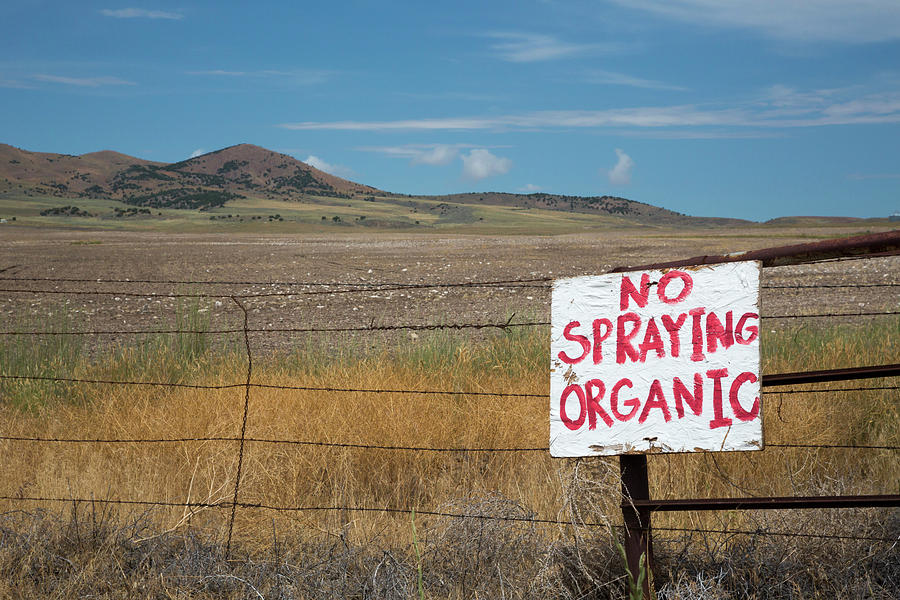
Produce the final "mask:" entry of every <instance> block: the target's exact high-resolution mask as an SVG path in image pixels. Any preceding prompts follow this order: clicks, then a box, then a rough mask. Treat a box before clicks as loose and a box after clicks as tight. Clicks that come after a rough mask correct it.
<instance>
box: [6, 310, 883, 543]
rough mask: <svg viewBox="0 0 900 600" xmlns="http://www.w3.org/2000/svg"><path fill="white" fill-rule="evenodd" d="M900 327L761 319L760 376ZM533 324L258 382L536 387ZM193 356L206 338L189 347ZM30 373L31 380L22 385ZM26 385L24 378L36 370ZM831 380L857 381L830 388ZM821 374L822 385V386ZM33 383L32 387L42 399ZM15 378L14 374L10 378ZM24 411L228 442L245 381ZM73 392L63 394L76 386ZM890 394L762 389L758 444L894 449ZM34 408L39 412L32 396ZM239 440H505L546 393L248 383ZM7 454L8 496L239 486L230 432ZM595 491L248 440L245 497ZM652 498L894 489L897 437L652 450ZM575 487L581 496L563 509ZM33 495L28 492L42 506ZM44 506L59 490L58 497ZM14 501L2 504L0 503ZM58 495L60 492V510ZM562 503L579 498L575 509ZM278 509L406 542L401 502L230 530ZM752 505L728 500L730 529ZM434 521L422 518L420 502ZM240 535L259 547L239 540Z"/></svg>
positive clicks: (96, 426) (598, 513)
mask: <svg viewBox="0 0 900 600" xmlns="http://www.w3.org/2000/svg"><path fill="white" fill-rule="evenodd" d="M896 333H897V323H896V322H881V323H873V324H870V325H869V326H863V327H861V328H860V327H856V328H849V327H848V328H843V329H837V330H834V329H832V330H828V331H823V330H812V331H802V332H794V333H788V334H773V335H772V336H771V337H770V338H769V339H767V340H766V342H765V344H766V347H765V355H766V361H765V368H764V371H765V372H770V373H771V372H783V371H790V370H802V369H805V368H808V367H809V365H810V362H811V361H810V357H814V362H815V366H816V367H817V368H828V367H838V366H847V365H860V364H880V363H885V362H889V361H890V360H891V357H892V356H896V351H897V340H898V336H897V335H896ZM544 345H545V342H544V334H543V333H542V332H531V333H520V334H517V335H509V334H506V335H499V336H497V337H496V338H494V339H493V340H492V341H489V342H487V343H484V344H480V345H477V346H476V345H472V344H467V343H465V342H464V341H459V340H454V339H452V338H447V337H440V336H438V337H437V338H436V339H432V340H428V339H424V340H421V341H419V342H417V343H415V344H412V345H411V347H409V348H404V349H402V350H399V351H397V350H395V351H393V352H392V353H391V354H388V353H384V354H378V355H374V356H369V357H361V358H359V359H343V360H329V359H327V357H321V356H318V357H315V356H313V357H310V356H293V357H267V358H266V359H263V358H261V357H257V359H256V365H255V369H254V381H255V382H257V383H266V384H273V385H291V386H310V387H337V388H344V387H346V388H378V389H430V390H454V391H466V390H470V391H474V390H481V391H500V390H504V391H508V392H513V393H516V392H526V393H528V392H531V393H534V392H538V393H540V392H541V391H542V390H545V389H546V386H547V381H546V368H545V367H546V365H545V363H546V361H545V360H544V354H545V348H544ZM165 351H172V349H171V348H168V349H167V348H162V349H161V350H158V352H160V354H158V355H157V356H156V357H155V358H154V357H153V356H151V357H150V358H149V362H150V363H152V365H135V364H132V363H133V362H134V361H135V360H138V359H140V360H142V361H148V355H147V353H143V354H142V353H137V352H134V353H130V352H131V351H128V352H124V353H120V355H119V357H118V358H117V359H116V360H107V361H105V363H104V365H105V366H102V367H100V366H96V365H92V364H86V363H79V364H78V366H77V370H76V371H75V374H76V375H77V376H81V377H90V376H94V377H101V378H103V377H105V378H114V377H116V376H120V377H121V376H125V377H126V378H127V376H129V375H130V376H132V377H133V378H136V379H141V376H140V372H141V371H142V370H143V371H151V372H153V373H154V374H155V375H156V377H154V379H159V377H160V376H162V375H163V374H164V372H165V368H166V366H165V364H164V363H165V362H166V360H171V357H168V358H167V356H166V355H165ZM191 351H192V352H194V353H195V354H193V355H191V356H190V357H189V358H190V359H191V360H193V361H195V362H196V363H198V365H199V366H198V367H197V369H195V370H194V372H195V376H194V379H192V381H194V382H195V383H219V382H222V381H235V380H240V379H241V374H242V372H243V370H244V369H245V366H244V363H243V362H242V358H241V357H240V356H239V354H229V355H227V356H218V355H215V354H212V353H209V352H202V350H197V349H192V350H191ZM197 352H201V353H200V354H197ZM23 385H24V384H23ZM30 385H34V384H30ZM828 385H830V386H831V387H855V385H852V384H851V385H847V384H828ZM820 387H828V386H820ZM42 389H46V386H45V388H40V387H37V388H35V389H34V390H32V393H35V394H39V395H40V394H43V393H45V392H42V391H41V390H42ZM9 391H10V388H9V387H7V392H9ZM49 393H51V394H53V396H52V397H41V398H40V399H39V400H37V401H34V402H32V407H33V408H32V409H31V410H22V409H21V408H17V407H13V406H10V405H8V404H7V405H5V406H4V407H3V408H2V413H0V418H2V420H3V422H4V430H5V434H6V435H8V436H24V437H28V436H39V437H50V438H84V439H95V438H96V439H146V438H154V439H155V438H195V437H238V436H239V435H240V429H241V420H242V414H243V404H244V390H243V389H241V388H237V389H231V390H192V389H178V388H174V389H172V388H154V387H139V386H109V385H75V386H70V387H68V388H60V387H56V388H52V389H50V390H49ZM73 398H74V399H76V401H73V400H72V399H73ZM895 398H896V395H895V391H893V390H890V391H885V392H842V393H831V394H799V395H783V396H782V395H780V394H777V393H772V392H768V393H766V397H765V401H764V413H763V414H764V417H763V418H764V424H765V439H766V441H767V442H768V443H773V442H795V443H810V444H833V443H843V444H848V443H849V444H853V443H857V444H875V445H877V444H896V441H897V439H898V429H900V426H898V423H900V414H898V408H897V404H896V400H895ZM34 407H36V408H34ZM249 407H250V410H249V415H248V422H247V431H246V435H247V437H248V438H252V439H265V440H296V441H312V442H326V443H347V444H372V445H383V446H420V447H429V448H515V447H541V446H546V444H547V407H546V402H545V401H543V400H541V399H540V398H515V397H512V398H502V397H497V398H494V397H480V396H469V395H454V396H448V395H439V394H392V393H383V394H365V393H358V392H322V391H297V390H276V389H265V388H253V389H252V390H251V397H250V404H249ZM0 452H2V455H3V456H4V457H5V466H6V468H5V469H4V470H3V474H2V476H0V478H2V482H0V489H2V490H3V494H2V495H6V496H23V497H45V498H84V499H92V498H93V499H124V500H138V501H147V502H153V501H160V502H172V503H181V502H199V503H211V504H216V503H228V502H230V501H231V499H232V496H233V492H234V478H235V475H236V471H237V462H238V444H237V443H236V442H230V441H185V442H157V443H147V444H131V443H106V444H95V443H63V442H60V443H34V442H22V441H12V440H7V441H2V442H0ZM583 463H584V464H583V465H582V475H583V474H584V473H590V475H589V476H588V480H589V481H592V482H593V484H594V485H595V488H596V489H594V490H593V491H594V493H593V495H592V494H590V493H588V492H586V491H585V490H580V491H579V492H578V494H577V495H576V496H575V497H573V496H572V489H571V486H572V482H573V468H574V464H575V463H574V462H573V461H567V460H558V459H551V458H550V457H549V456H548V454H547V453H546V452H542V451H536V452H534V451H532V452H463V451H453V452H428V451H408V450H385V449H361V448H343V447H327V446H316V445H301V444H283V443H266V442H248V443H247V444H246V445H245V450H244V463H243V472H242V481H241V486H240V496H239V501H240V502H246V503H251V504H264V505H268V506H282V507H365V508H376V509H377V508H379V507H389V508H400V509H407V508H415V509H417V510H419V511H428V510H438V511H440V510H447V509H448V507H453V506H454V505H455V503H458V502H459V501H460V500H461V499H472V498H483V497H486V496H489V495H491V494H497V495H500V496H502V497H504V498H508V499H512V500H514V501H515V502H517V503H518V504H519V505H520V506H523V507H527V509H528V510H529V511H532V512H533V514H534V515H535V516H538V517H541V518H548V519H557V518H561V519H563V520H567V519H571V518H572V516H573V514H577V515H578V516H579V517H580V518H581V519H583V520H585V521H595V522H597V521H599V522H605V521H606V520H610V521H617V520H618V512H619V511H618V508H617V506H618V502H619V499H618V497H617V494H616V490H617V485H618V484H617V481H616V472H617V468H616V463H615V462H614V459H613V460H610V459H595V460H586V461H583ZM649 465H650V466H649V470H650V474H651V493H652V495H653V496H654V497H659V498H678V497H717V496H729V495H730V496H740V495H746V494H752V495H792V494H793V495H804V494H808V495H817V494H830V493H879V492H880V493H887V492H892V491H895V489H896V485H897V484H896V468H897V461H896V455H895V453H892V452H891V451H862V450H834V449H822V450H806V449H785V448H770V449H768V450H766V451H764V452H753V453H727V454H706V455H675V456H671V455H669V456H652V457H650V461H649ZM572 502H576V503H581V505H582V506H573V505H572ZM36 504H42V503H30V504H29V503H26V506H32V507H33V506H35V505H36ZM51 506H52V504H51ZM14 507H22V503H21V502H16V501H6V502H3V510H6V509H11V508H14ZM57 508H58V506H57ZM573 509H574V510H575V511H576V513H573ZM157 514H158V515H160V517H161V518H163V520H164V522H163V523H161V525H162V526H163V527H165V528H176V527H179V526H181V525H185V524H188V523H190V524H192V525H203V526H204V527H212V528H214V529H216V528H218V530H219V531H223V530H224V528H225V527H226V526H227V520H228V517H229V516H230V511H229V510H227V509H216V508H206V509H204V508H199V509H194V510H193V511H189V510H188V509H184V508H179V507H176V508H171V509H168V510H165V511H162V512H160V513H157ZM273 517H274V518H275V519H276V520H277V522H278V527H279V530H288V531H290V532H291V533H292V534H296V535H300V536H301V537H302V536H303V535H305V534H304V532H306V533H310V532H311V533H319V532H321V531H329V532H338V531H343V532H344V534H345V535H352V536H355V538H356V539H357V540H360V541H362V540H365V539H369V538H370V537H374V536H384V535H385V534H388V535H390V536H397V537H398V538H402V539H408V537H409V531H408V529H409V523H408V516H405V515H394V514H385V513H379V512H375V513H371V512H358V511H350V510H329V511H317V510H316V511H313V510H310V511H298V512H280V513H273V512H271V511H266V510H258V509H247V508H242V509H239V510H238V511H237V521H236V528H235V535H237V536H238V537H239V538H240V539H242V540H245V541H250V540H254V539H256V540H259V539H267V534H266V533H265V532H268V531H270V530H271V528H272V519H273ZM720 517H721V515H708V516H706V517H702V518H700V517H697V516H689V515H681V514H679V515H664V516H660V517H658V518H657V520H656V523H657V524H658V525H663V526H689V525H690V524H693V525H698V524H700V525H703V524H706V525H708V524H709V523H710V522H712V521H715V522H720V521H718V520H717V519H719V518H720ZM748 518H750V517H747V516H746V515H744V514H740V513H736V514H733V515H729V519H730V521H729V523H730V524H732V525H737V526H739V525H741V524H742V523H744V522H745V521H746V519H748ZM426 519H427V517H426ZM251 545H252V544H251Z"/></svg>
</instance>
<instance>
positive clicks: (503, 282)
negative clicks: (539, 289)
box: [0, 277, 553, 296]
mask: <svg viewBox="0 0 900 600" xmlns="http://www.w3.org/2000/svg"><path fill="white" fill-rule="evenodd" d="M0 281H29V282H51V283H100V284H104V283H127V284H132V283H147V284H158V285H266V286H271V287H288V286H298V285H299V286H332V285H333V286H345V287H349V286H359V287H378V286H403V287H479V286H483V285H485V286H494V285H512V284H518V283H543V282H552V281H553V278H552V277H534V278H529V279H496V280H488V281H459V282H431V283H429V282H419V283H411V282H402V281H380V282H377V281H359V282H343V281H189V280H179V279H103V278H99V279H87V278H73V277H0ZM226 296H230V294H226Z"/></svg>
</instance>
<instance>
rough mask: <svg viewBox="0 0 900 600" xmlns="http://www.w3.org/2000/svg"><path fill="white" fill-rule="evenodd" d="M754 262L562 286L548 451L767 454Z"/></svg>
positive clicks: (557, 287) (557, 298)
mask: <svg viewBox="0 0 900 600" xmlns="http://www.w3.org/2000/svg"><path fill="white" fill-rule="evenodd" d="M758 299H759V263H757V262H734V263H725V264H720V265H713V266H704V267H689V268H684V269H683V270H677V269H667V270H663V271H645V272H640V271H637V272H633V273H615V274H609V275H601V276H591V277H574V278H571V279H559V280H557V281H555V282H554V284H553V303H552V319H551V320H552V326H551V340H550V454H551V455H552V456H560V457H563V456H596V455H608V454H626V453H633V452H702V451H722V450H760V449H762V445H763V441H762V407H761V404H760V391H759V389H760V381H759V379H760V374H759V308H758Z"/></svg>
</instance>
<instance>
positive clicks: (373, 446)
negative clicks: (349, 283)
mask: <svg viewBox="0 0 900 600" xmlns="http://www.w3.org/2000/svg"><path fill="white" fill-rule="evenodd" d="M0 441H14V442H42V443H63V444H163V443H188V442H241V441H243V442H246V443H248V444H284V445H296V446H319V447H327V448H350V449H361V450H395V451H410V452H450V453H453V452H457V453H465V452H485V453H492V452H496V453H503V452H548V451H549V450H550V447H549V446H526V447H514V448H509V447H507V448H503V447H500V448H490V447H457V446H448V447H440V446H402V445H386V444H365V443H361V442H324V441H315V440H289V439H278V438H253V437H243V438H241V437H224V436H212V437H172V438H57V437H40V436H15V435H0ZM765 447H766V448H814V449H853V450H894V451H896V450H900V446H888V445H865V444H824V443H823V444H809V443H775V442H773V443H766V444H765Z"/></svg>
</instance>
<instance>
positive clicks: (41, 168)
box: [0, 144, 162, 196]
mask: <svg viewBox="0 0 900 600" xmlns="http://www.w3.org/2000/svg"><path fill="white" fill-rule="evenodd" d="M132 165H140V166H142V167H154V168H155V167H158V166H160V165H162V163H156V162H152V161H149V160H143V159H140V158H135V157H134V156H128V155H127V154H120V153H118V152H112V151H110V150H104V151H102V152H91V153H89V154H82V155H81V156H72V155H71V154H53V153H49V152H29V151H28V150H21V149H19V148H15V147H13V146H9V145H7V144H0V177H3V178H5V179H7V180H9V181H12V182H17V183H27V184H31V185H32V186H36V187H38V188H47V190H48V192H49V193H53V194H55V195H61V196H81V195H87V190H89V189H92V188H95V187H100V188H106V187H108V186H109V184H110V182H111V181H112V179H113V177H114V176H115V175H116V174H117V173H118V172H119V171H121V170H122V169H125V168H127V167H130V166H132Z"/></svg>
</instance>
